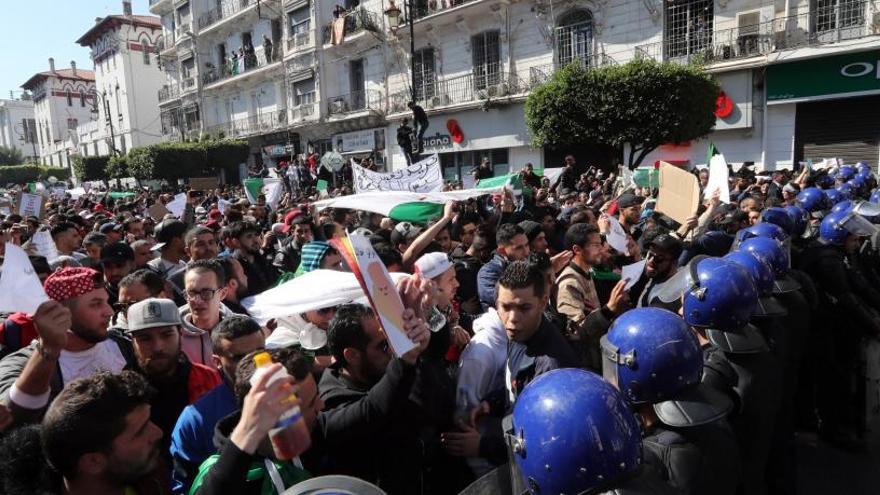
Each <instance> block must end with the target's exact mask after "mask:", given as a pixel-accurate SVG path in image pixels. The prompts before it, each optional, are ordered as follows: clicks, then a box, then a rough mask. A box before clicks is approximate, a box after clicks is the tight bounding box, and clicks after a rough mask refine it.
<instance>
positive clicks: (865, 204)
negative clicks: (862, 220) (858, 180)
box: [852, 201, 880, 218]
mask: <svg viewBox="0 0 880 495" xmlns="http://www.w3.org/2000/svg"><path fill="white" fill-rule="evenodd" d="M852 211H853V213H855V214H857V215H861V216H863V217H867V218H871V217H878V216H880V204H876V203H871V202H869V201H859V202H858V203H856V204H855V206H853V209H852Z"/></svg>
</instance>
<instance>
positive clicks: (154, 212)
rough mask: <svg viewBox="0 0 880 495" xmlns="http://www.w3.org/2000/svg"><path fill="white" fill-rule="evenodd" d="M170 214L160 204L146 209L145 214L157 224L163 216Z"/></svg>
mask: <svg viewBox="0 0 880 495" xmlns="http://www.w3.org/2000/svg"><path fill="white" fill-rule="evenodd" d="M169 213H171V212H170V211H168V208H165V205H162V204H160V203H156V204H154V205H153V206H151V207H149V208H147V214H148V215H150V218H152V219H153V220H155V221H157V222H161V221H162V219H163V218H165V215H167V214H169Z"/></svg>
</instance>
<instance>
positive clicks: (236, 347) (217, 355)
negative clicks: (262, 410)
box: [171, 315, 265, 493]
mask: <svg viewBox="0 0 880 495" xmlns="http://www.w3.org/2000/svg"><path fill="white" fill-rule="evenodd" d="M211 342H212V343H213V345H214V355H213V361H214V366H216V368H217V369H218V370H219V371H220V377H221V379H222V381H221V383H220V385H218V386H216V387H214V388H213V389H212V390H211V391H210V392H208V393H206V394H205V395H204V396H202V398H201V399H199V400H197V401H195V402H194V403H192V404H191V405H189V406H186V408H185V409H184V410H183V412H182V413H181V414H180V418H178V420H177V424H176V425H175V426H174V431H173V433H171V456H172V458H173V459H174V473H173V474H172V491H173V492H174V493H186V492H188V491H189V487H190V485H191V484H192V482H193V479H194V478H195V475H196V473H198V470H199V466H200V465H201V464H202V462H203V461H204V460H205V459H207V458H208V457H209V456H211V455H212V454H215V453H216V452H217V448H216V447H215V446H214V427H215V426H216V425H217V422H218V421H220V419H222V418H223V417H225V416H227V415H229V414H232V413H233V412H234V411H235V410H236V409H237V408H238V405H237V404H236V402H235V393H234V392H233V386H234V384H235V369H236V367H237V366H238V363H239V361H241V359H242V357H243V356H246V355H248V354H249V353H251V352H253V351H256V350H257V349H262V348H263V345H264V344H265V337H264V336H263V332H262V329H261V328H260V325H259V324H258V323H257V322H256V321H254V320H252V319H250V318H248V317H246V316H241V315H234V316H230V317H229V318H226V319H225V320H223V321H221V322H220V325H219V326H218V327H217V330H215V331H214V333H213V335H211Z"/></svg>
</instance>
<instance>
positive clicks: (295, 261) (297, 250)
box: [273, 237, 302, 272]
mask: <svg viewBox="0 0 880 495" xmlns="http://www.w3.org/2000/svg"><path fill="white" fill-rule="evenodd" d="M301 260H302V246H299V247H297V245H296V243H294V242H293V237H290V238H287V239H285V240H284V241H283V242H282V243H281V247H280V248H279V249H278V251H277V252H276V253H275V259H274V261H273V265H275V267H276V268H278V269H279V270H281V271H283V272H295V271H296V269H297V268H299V263H300V261H301Z"/></svg>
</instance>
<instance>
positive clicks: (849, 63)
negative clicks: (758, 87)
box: [767, 50, 880, 102]
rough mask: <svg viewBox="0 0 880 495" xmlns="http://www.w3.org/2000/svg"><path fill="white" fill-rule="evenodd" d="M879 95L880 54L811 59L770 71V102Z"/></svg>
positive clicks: (770, 67)
mask: <svg viewBox="0 0 880 495" xmlns="http://www.w3.org/2000/svg"><path fill="white" fill-rule="evenodd" d="M863 92H880V50H872V51H867V52H859V53H845V54H842V55H836V56H833V57H822V58H811V59H808V60H802V61H799V62H790V63H785V64H777V65H771V66H769V67H768V68H767V101H770V102H772V101H782V100H791V99H797V98H811V97H817V96H826V95H846V94H847V93H863Z"/></svg>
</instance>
